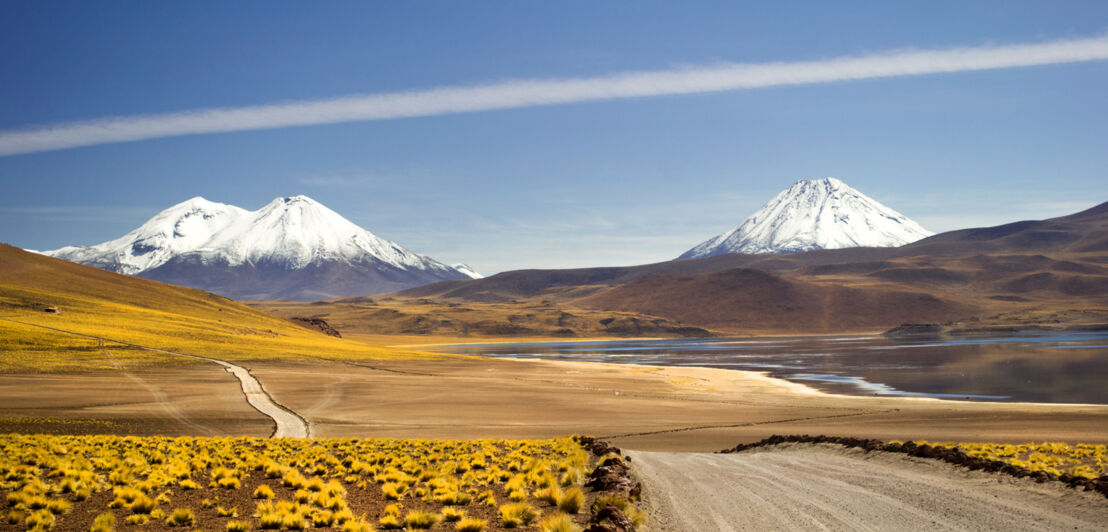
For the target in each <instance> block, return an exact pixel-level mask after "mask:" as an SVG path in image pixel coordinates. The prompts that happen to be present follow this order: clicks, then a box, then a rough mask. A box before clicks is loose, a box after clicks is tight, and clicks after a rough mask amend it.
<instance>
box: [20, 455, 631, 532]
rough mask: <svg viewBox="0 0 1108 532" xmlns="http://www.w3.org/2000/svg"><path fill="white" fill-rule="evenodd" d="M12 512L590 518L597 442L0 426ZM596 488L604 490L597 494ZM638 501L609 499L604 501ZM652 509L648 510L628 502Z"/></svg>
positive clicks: (134, 518) (308, 521) (306, 518)
mask: <svg viewBox="0 0 1108 532" xmlns="http://www.w3.org/2000/svg"><path fill="white" fill-rule="evenodd" d="M0 450H2V451H3V452H2V453H0V494H2V496H3V497H4V499H3V500H4V501H5V503H6V512H5V515H4V518H5V520H6V523H7V524H8V525H12V526H15V527H17V528H25V529H27V530H47V529H50V528H55V529H64V530H76V529H92V530H101V531H107V530H113V529H115V528H122V525H129V526H127V528H132V526H130V525H134V526H146V527H147V528H151V527H152V528H158V529H160V528H165V527H175V526H184V527H204V528H206V529H210V530H216V529H219V530H229V531H235V530H255V529H261V530H277V529H282V530H302V529H307V528H341V529H342V530H344V531H371V530H379V529H380V530H389V529H408V530H425V529H429V528H432V527H435V529H438V530H468V531H481V530H494V529H505V528H523V529H530V530H536V529H537V530H544V531H545V530H550V531H555V530H557V531H571V530H581V527H580V525H579V523H583V522H584V520H586V519H587V517H586V516H584V515H582V510H584V509H585V508H586V496H585V494H584V491H583V490H582V483H583V481H584V479H585V478H586V475H587V473H588V467H589V455H588V453H587V452H586V451H585V450H584V449H583V448H582V447H581V446H580V445H579V444H578V443H577V441H576V439H575V438H570V437H564V438H557V439H551V440H535V441H508V440H475V441H446V440H411V439H409V440H397V439H323V440H302V439H261V438H245V437H239V438H199V437H181V438H165V437H120V436H46V435H18V434H9V435H5V436H0ZM595 502H596V501H594V503H595ZM612 503H615V504H621V505H624V506H626V505H627V501H615V500H603V501H600V504H612ZM628 508H629V511H630V512H631V514H632V515H634V516H635V518H636V519H638V520H639V521H640V522H641V517H642V516H641V513H638V512H636V511H635V510H634V508H633V507H631V506H628Z"/></svg>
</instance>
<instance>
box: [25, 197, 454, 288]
mask: <svg viewBox="0 0 1108 532" xmlns="http://www.w3.org/2000/svg"><path fill="white" fill-rule="evenodd" d="M43 254H45V255H49V256H53V257H57V258H61V259H66V260H70V261H72V262H77V263H81V264H86V265H90V266H96V267H98V268H101V269H106V270H109V271H114V272H117V273H126V274H130V275H137V276H140V277H144V278H148V279H154V280H159V281H164V282H170V283H174V284H180V285H183V286H189V287H192V288H199V289H203V290H209V291H213V292H216V293H219V294H221V295H224V296H227V297H232V298H250V299H271V298H276V299H295V300H314V299H328V298H332V297H342V296H351V295H366V294H373V293H380V292H389V291H395V290H401V289H404V288H411V287H414V286H419V285H421V284H426V283H430V282H436V281H443V280H451V279H469V278H472V275H471V274H475V273H476V272H472V271H469V272H466V273H463V272H462V271H459V270H457V269H455V268H453V267H451V266H448V265H446V264H443V263H441V262H438V261H436V260H434V259H432V258H430V257H427V256H424V255H420V254H418V253H414V252H412V251H409V250H407V249H405V248H404V247H402V246H400V245H399V244H397V243H395V242H391V241H388V240H385V239H383V238H380V237H378V236H377V235H374V234H373V233H371V232H369V231H367V230H365V229H363V228H361V227H359V226H357V225H355V224H354V223H353V222H350V221H349V220H347V219H345V218H343V217H342V216H341V215H339V214H338V213H336V212H334V211H332V210H331V209H329V208H327V207H326V206H324V205H323V204H321V203H319V202H316V201H315V200H313V199H311V198H309V197H307V196H302V195H300V196H288V197H279V198H276V199H274V200H273V201H271V202H269V203H268V204H266V205H265V206H263V207H262V208H260V209H258V210H256V211H247V210H245V209H241V208H239V207H235V206H232V205H225V204H222V203H215V202H211V201H208V200H206V199H204V198H202V197H199V196H197V197H194V198H190V199H188V200H186V201H184V202H181V203H178V204H176V205H173V206H171V207H169V208H168V209H165V210H163V211H162V212H160V213H158V214H156V215H155V216H154V217H152V218H151V219H150V220H148V221H147V222H145V223H143V224H142V225H141V226H139V227H138V228H137V229H134V230H132V231H130V232H128V233H127V234H125V235H124V236H122V237H120V238H117V239H115V240H110V241H108V242H104V243H101V244H96V245H93V246H84V247H78V246H67V247H63V248H60V249H56V250H52V251H45V252H43Z"/></svg>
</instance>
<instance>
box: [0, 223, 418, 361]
mask: <svg viewBox="0 0 1108 532" xmlns="http://www.w3.org/2000/svg"><path fill="white" fill-rule="evenodd" d="M49 307H56V308H57V309H58V311H59V312H57V313H48V312H44V310H45V309H47V308H49ZM0 318H2V319H0V352H3V353H4V356H3V357H0V371H2V370H4V369H13V368H33V369H36V370H63V369H66V370H67V369H78V370H89V369H92V368H94V367H114V366H113V363H112V361H111V360H109V359H106V358H104V357H103V355H102V351H101V349H100V348H99V347H98V345H97V342H96V341H95V340H90V339H87V338H82V337H79V336H73V335H67V334H62V333H57V332H50V331H47V330H43V329H40V328H38V327H32V326H30V325H24V324H23V323H26V324H34V325H39V326H46V327H53V328H56V329H62V330H66V331H74V332H77V333H81V334H86V335H92V336H101V337H105V338H110V339H113V340H119V341H123V342H128V343H133V344H138V345H144V346H150V347H155V348H160V349H167V350H170V351H176V352H181V353H189V354H196V355H201V356H213V357H217V358H224V359H229V360H249V359H252V358H256V359H273V358H286V359H298V358H305V359H316V358H319V357H321V356H326V357H330V358H337V359H344V358H346V359H353V358H358V359H361V358H396V357H421V356H423V355H419V354H416V353H410V352H404V351H398V350H392V349H384V348H374V347H369V346H367V345H365V344H361V343H358V342H353V341H349V340H343V339H339V338H333V337H330V336H327V335H324V334H321V333H318V332H314V331H310V330H308V329H305V328H303V327H299V326H297V325H293V324H291V323H289V322H288V321H285V320H283V319H280V318H277V317H274V316H271V315H268V314H265V313H263V312H260V311H257V310H255V309H253V308H250V307H248V306H246V305H243V304H240V303H237V302H234V301H231V300H228V299H227V298H224V297H220V296H217V295H215V294H210V293H207V292H201V291H199V290H194V289H191V288H185V287H181V286H173V285H168V284H164V283H159V282H156V281H150V280H147V279H141V278H137V277H133V276H129V275H121V274H118V273H113V272H109V271H105V270H102V269H98V268H93V267H90V266H84V265H81V264H75V263H72V262H68V261H64V260H60V259H55V258H51V257H47V256H43V255H39V254H35V253H30V252H27V251H24V250H21V249H19V248H15V247H12V246H8V245H6V244H0ZM8 320H14V321H15V322H22V323H15V322H13V321H8ZM112 352H113V353H114V356H116V357H124V358H125V359H126V362H127V363H128V364H129V363H131V362H135V363H145V362H150V363H158V364H165V363H167V361H166V359H165V358H164V357H160V356H158V355H156V354H153V353H151V352H149V351H141V350H128V349H124V348H119V347H113V349H112Z"/></svg>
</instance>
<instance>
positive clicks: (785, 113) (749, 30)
mask: <svg viewBox="0 0 1108 532" xmlns="http://www.w3.org/2000/svg"><path fill="white" fill-rule="evenodd" d="M764 4H765V5H757V6H744V5H736V3H733V2H720V3H692V2H603V3H598V2H568V3H567V2H562V3H553V2H543V3H539V2H512V3H492V2H484V3H461V2H441V3H437V2H435V3H427V2H407V3H400V2H392V3H361V2H358V3H341V2H329V3H313V4H308V3H303V4H293V3H283V2H276V3H274V2H235V3H217V2H196V3H175V4H169V3H156V2H131V3H126V2H123V3H113V4H111V5H104V4H99V3H98V4H90V3H87V2H85V3H79V2H74V3H66V2H50V3H43V2H7V1H0V73H2V82H0V133H3V132H4V131H21V130H26V129H29V128H31V129H33V128H39V127H42V126H46V125H51V124H58V123H68V122H79V121H90V120H98V119H103V118H106V117H119V116H124V117H127V116H133V115H151V114H153V115H161V114H166V113H176V112H182V111H191V110H197V109H208V108H213V107H221V108H223V107H228V108H235V107H244V106H257V105H265V104H276V103H282V102H290V101H294V102H295V101H313V100H319V99H328V98H335V97H341V96H347V95H364V94H376V93H390V92H400V91H412V90H416V91H418V90H426V89H434V88H437V87H456V86H471V85H487V84H496V83H500V82H504V81H509V80H520V79H565V78H580V77H605V76H611V75H613V74H618V73H622V72H628V71H658V70H671V69H679V70H680V69H687V68H692V67H713V66H715V65H720V64H723V63H770V62H797V61H818V60H826V59H831V58H837V57H843V56H866V55H871V54H882V53H889V52H898V51H904V50H908V49H914V50H945V49H949V48H953V47H981V46H997V45H1011V44H1031V43H1043V42H1051V41H1057V40H1064V39H1088V38H1098V37H1104V36H1105V35H1108V3H1104V2H976V3H965V2H928V3H922V2H912V3H909V2H904V3H895V2H859V3H856V4H850V3H831V2H812V3H790V4H788V5H782V6H778V5H777V3H764ZM963 4H972V5H969V6H967V5H963ZM1106 88H1108V61H1088V62H1077V63H1067V64H1053V65H1043V66H1030V67H1019V68H1005V69H993V70H984V71H973V72H955V73H945V74H928V75H918V76H903V77H893V78H879V79H862V80H855V81H838V82H831V83H818V84H803V85H796V86H771V87H764V88H755V89H751V90H733V91H721V92H708V93H692V94H676V95H664V96H650V97H639V98H622V99H612V100H600V101H582V102H578V103H568V104H562V105H550V106H525V107H520V108H514V109H500V110H488V111H477V112H470V113H460V114H444V115H434V116H422V117H415V118H396V119H390V120H376V121H359V122H345V123H334V124H323V125H312V126H303V127H283V128H271V129H260V130H253V131H235V132H229V133H211V134H197V135H188V136H170V137H164V138H151V139H147V140H138V141H135V142H123V143H110V144H97V145H90V146H84V147H76V148H69V149H57V150H48V151H39V152H33V153H16V154H11V155H6V156H0V183H2V184H3V191H4V192H3V194H0V241H3V242H8V243H12V244H15V245H18V246H22V247H27V248H34V249H50V248H54V247H59V246H62V245H66V244H92V243H97V242H101V241H104V240H108V239H111V238H115V237H118V236H120V235H122V234H123V233H125V232H126V231H128V230H130V229H132V228H134V227H136V226H138V225H139V224H140V223H142V222H143V221H145V220H146V219H147V218H149V217H150V216H152V215H153V214H154V213H156V212H158V211H159V210H161V209H163V208H165V207H168V206H169V205H172V204H174V203H177V202H180V201H183V200H184V199H187V198H189V197H192V196H197V195H200V196H204V197H205V198H207V199H209V200H212V201H219V202H224V203H231V204H234V205H238V206H240V207H244V208H250V209H254V208H258V207H260V206H261V205H263V204H265V203H267V202H268V201H269V200H271V199H272V198H274V197H277V196H284V195H293V194H306V195H308V196H311V197H312V198H315V199H316V200H318V201H320V202H322V203H324V204H326V205H327V206H329V207H331V208H332V209H334V210H335V211H337V212H339V213H340V214H342V215H344V216H346V217H347V218H349V219H351V220H352V221H354V222H355V223H358V224H359V225H362V226H363V227H365V228H367V229H369V230H371V231H373V232H374V233H376V234H378V235H380V236H383V237H385V238H388V239H390V240H394V241H397V242H399V243H401V244H402V245H404V246H406V247H408V248H410V249H412V250H414V251H417V252H420V253H425V254H428V255H430V256H432V257H434V258H436V259H439V260H442V261H444V262H467V263H470V264H471V265H473V266H474V267H475V268H476V269H477V270H479V271H481V272H483V273H494V272H497V271H503V270H509V269H517V268H536V267H576V266H599V265H620V264H638V263H645V262H654V261H660V260H667V259H670V258H673V257H676V256H677V255H679V254H680V253H682V252H683V251H685V250H686V249H688V248H690V247H692V246H693V245H695V244H697V243H699V242H700V241H702V240H704V239H706V238H708V237H711V236H713V235H716V234H719V233H721V232H723V231H725V230H727V229H729V228H730V227H732V226H734V225H735V224H737V223H739V222H740V221H742V220H743V219H744V218H745V217H746V216H747V215H749V214H750V213H752V212H753V211H754V210H755V209H757V207H758V206H759V205H761V204H762V203H763V202H765V201H766V200H768V199H769V198H770V197H772V196H773V195H774V194H776V193H777V192H778V191H780V190H781V189H783V188H785V187H787V186H788V185H789V184H790V183H792V182H793V181H795V180H796V179H801V178H816V177H825V176H834V177H838V178H840V179H843V180H844V181H846V182H847V183H848V184H850V185H852V186H854V187H856V188H858V189H859V190H861V191H862V192H864V193H866V194H868V195H870V196H872V197H874V198H875V199H877V200H879V201H881V202H883V203H885V204H887V205H889V206H891V207H893V208H894V209H896V210H899V211H901V212H903V213H904V214H906V215H908V216H909V217H912V218H913V219H915V220H916V221H918V222H920V223H921V224H923V225H924V226H925V227H927V228H929V229H932V230H935V231H943V230H950V229H956V228H961V227H970V226H980V225H992V224H999V223H1004V222H1008V221H1014V220H1017V219H1027V218H1045V217H1051V216H1057V215H1063V214H1068V213H1070V212H1075V211H1077V210H1080V209H1083V208H1086V207H1090V206H1092V205H1095V204H1098V203H1100V202H1102V201H1106V200H1108V170H1105V169H1106V168H1108V149H1105V148H1106V146H1108V143H1106V140H1108V99H1106V98H1105V97H1104V94H1105V90H1106Z"/></svg>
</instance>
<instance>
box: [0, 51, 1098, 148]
mask: <svg viewBox="0 0 1108 532" xmlns="http://www.w3.org/2000/svg"><path fill="white" fill-rule="evenodd" d="M1102 59H1108V36H1102V37H1095V38H1088V39H1071V40H1059V41H1050V42H1043V43H1034V44H1014V45H1002V46H982V47H970V48H950V49H942V50H909V51H896V52H888V53H881V54H874V55H864V56H852V57H838V58H832V59H823V60H816V61H798V62H775V63H723V64H715V65H710V66H701V67H689V68H678V69H670V70H654V71H639V72H621V73H616V74H609V75H604V76H597V77H589V78H562V79H524V80H507V81H498V82H493V83H486V84H480V85H465V86H446V87H438V88H432V89H425V90H408V91H399V92H385V93H376V94H359V95H351V96H343V97H338V98H330V99H322V100H306V101H293V102H284V103H274V104H269V105H257V106H249V107H221V108H210V109H198V110H193V111H184V112H177V113H166V114H148V115H133V116H117V117H109V118H102V119H97V120H89V121H81V122H68V123H56V124H47V125H42V126H36V127H29V128H24V129H14V130H7V131H0V156H5V155H15V154H20V153H34V152H42V151H51V150H61V149H65V148H75V147H78V146H93V145H97V144H109V143H113V142H128V141H135V140H144V139H155V138H162V137H173V136H178V135H194V134H199V133H219V132H227V131H247V130H253V129H274V128H282V127H291V126H307V125H315V124H335V123H340V122H357V121H364V120H388V119H394V118H404V117H415V116H433V115H446V114H453V113H468V112H476V111H490V110H495V109H512V108H520V107H534V106H540V105H557V104H566V103H575V102H589V101H600V100H614V99H618V98H642V97H648V96H664V95H673V94H696V93H705V92H719V91H730V90H742V89H753V88H762V87H775V86H783V85H808V84H815V83H828V82H835V81H849V80H859V79H874V78H888V77H897V76H919V75H924V74H937V73H944V72H967V71H974V70H991V69H999V68H1013V67H1025V66H1034V65H1052V64H1061V63H1076V62H1081V61H1096V60H1102Z"/></svg>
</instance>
